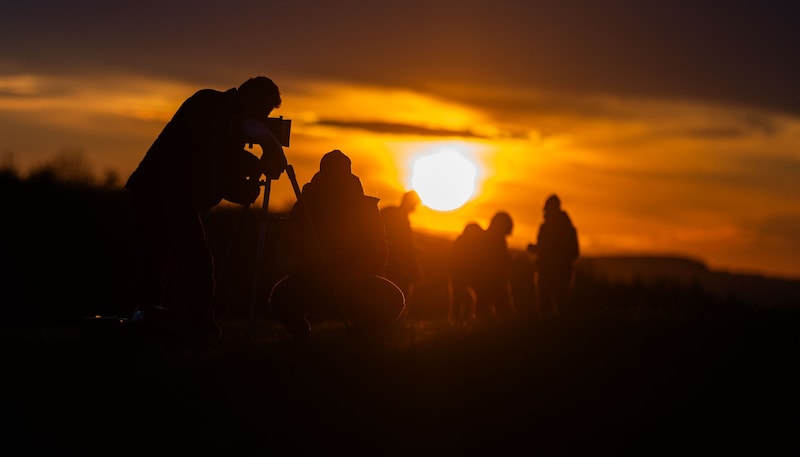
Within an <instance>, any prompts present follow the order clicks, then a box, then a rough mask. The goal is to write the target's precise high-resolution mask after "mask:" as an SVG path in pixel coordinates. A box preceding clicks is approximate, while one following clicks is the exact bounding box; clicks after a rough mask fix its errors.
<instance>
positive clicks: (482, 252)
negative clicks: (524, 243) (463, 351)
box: [474, 211, 514, 318]
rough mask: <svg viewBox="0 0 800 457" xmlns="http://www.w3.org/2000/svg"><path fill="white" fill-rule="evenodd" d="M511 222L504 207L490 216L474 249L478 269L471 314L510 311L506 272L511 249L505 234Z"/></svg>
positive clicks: (483, 314)
mask: <svg viewBox="0 0 800 457" xmlns="http://www.w3.org/2000/svg"><path fill="white" fill-rule="evenodd" d="M513 230H514V222H513V220H512V219H511V216H510V215H509V214H508V213H506V212H505V211H499V212H497V213H495V214H494V216H492V219H491V221H490V222H489V227H487V228H486V231H484V233H483V234H482V236H481V241H480V245H479V247H478V251H477V252H476V255H477V257H476V260H477V262H478V265H479V267H480V273H479V274H478V275H477V277H476V279H475V284H474V289H475V295H476V302H475V314H476V317H478V318H485V317H490V316H498V317H499V316H507V315H509V314H511V313H512V311H513V304H512V299H511V288H510V287H511V286H510V284H509V274H510V269H511V262H512V259H511V253H510V252H509V250H508V243H507V241H506V238H507V237H508V236H509V235H511V233H512V231H513Z"/></svg>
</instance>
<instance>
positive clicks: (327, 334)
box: [2, 310, 800, 455]
mask: <svg viewBox="0 0 800 457" xmlns="http://www.w3.org/2000/svg"><path fill="white" fill-rule="evenodd" d="M798 323H800V314H798V313H797V312H795V311H787V310H771V311H763V310H762V311H741V310H739V311H737V312H731V313H719V314H713V315H711V314H708V313H706V314H702V313H697V314H691V315H690V314H686V313H682V314H680V315H678V314H673V315H669V314H667V315H665V314H664V313H658V314H656V313H643V312H636V313H604V314H594V315H580V316H572V317H561V318H535V317H518V318H515V319H512V320H505V321H494V322H483V323H476V324H474V325H471V326H463V325H453V324H451V323H448V322H447V321H444V320H441V321H434V320H431V321H422V320H413V321H412V320H405V321H402V322H400V323H399V324H398V325H397V326H396V327H395V328H393V329H390V330H389V331H387V332H385V333H382V334H379V335H372V336H358V337H357V336H351V335H347V334H346V333H345V332H344V329H343V328H341V327H339V326H337V325H336V324H335V323H329V324H324V323H323V325H321V326H318V327H317V328H316V330H315V332H316V333H315V335H314V338H312V340H311V341H307V342H295V341H291V340H289V339H287V338H286V336H285V333H284V332H283V331H282V329H281V328H280V327H279V326H277V325H276V324H274V323H272V322H271V321H265V320H260V321H257V322H254V323H253V325H252V326H248V325H247V322H245V321H227V322H223V324H224V335H223V338H222V340H221V341H219V342H217V343H216V344H213V345H208V346H198V347H195V346H192V347H189V346H185V345H182V344H180V343H145V342H142V341H137V340H136V339H135V338H114V337H111V336H109V337H106V338H81V337H80V332H79V329H77V328H75V327H70V326H59V327H51V328H36V327H27V328H22V327H15V328H6V329H4V330H3V332H2V335H3V341H2V347H3V348H4V353H5V354H4V360H5V364H4V365H5V367H6V370H4V377H5V378H6V383H5V385H6V386H7V387H6V396H5V397H6V398H5V401H4V404H5V406H4V408H3V409H4V412H5V416H6V418H7V420H6V423H7V425H6V426H5V427H4V433H3V435H4V442H5V443H6V445H7V446H8V445H12V444H13V445H15V448H16V449H20V450H21V451H22V452H21V454H28V453H33V452H35V451H37V452H38V451H45V452H50V451H59V452H63V451H73V452H76V453H82V452H85V451H92V452H101V453H104V454H106V455H119V454H128V453H130V454H138V455H152V454H161V453H173V454H175V455H198V454H199V455H287V454H290V453H291V454H300V455H311V454H318V455H330V454H336V455H339V454H341V455H347V454H350V455H511V454H524V455H620V454H626V455H718V454H721V453H723V452H726V453H727V452H733V451H737V452H740V453H742V452H743V453H744V454H745V455H796V452H797V451H798V450H800V446H799V445H798V444H797V443H796V441H795V436H796V433H797V425H798V421H797V410H796V408H797V406H798V402H797V396H796V391H797V381H798V377H797V375H795V374H794V370H793V369H794V366H795V365H796V363H797V360H798V357H797V355H798V348H800V346H798V337H797V328H798V325H797V324H798Z"/></svg>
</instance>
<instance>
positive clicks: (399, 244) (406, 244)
mask: <svg viewBox="0 0 800 457" xmlns="http://www.w3.org/2000/svg"><path fill="white" fill-rule="evenodd" d="M419 205H420V199H419V195H418V194H417V192H415V191H413V190H411V191H408V192H406V193H404V194H403V198H402V199H401V201H400V204H399V205H398V206H388V207H386V208H384V209H383V210H381V217H382V218H383V226H384V229H385V230H386V241H387V242H388V246H389V257H388V259H387V261H386V278H387V279H389V280H390V281H392V282H393V283H395V284H396V285H397V287H399V288H400V290H402V291H403V294H404V295H405V296H406V302H408V300H409V297H410V296H411V292H412V288H413V286H414V285H415V284H416V283H418V282H419V280H420V278H421V274H420V267H419V259H418V258H417V246H416V243H415V242H414V230H413V229H412V228H411V222H410V221H409V215H410V214H411V213H412V212H414V211H415V210H416V209H417V206H419Z"/></svg>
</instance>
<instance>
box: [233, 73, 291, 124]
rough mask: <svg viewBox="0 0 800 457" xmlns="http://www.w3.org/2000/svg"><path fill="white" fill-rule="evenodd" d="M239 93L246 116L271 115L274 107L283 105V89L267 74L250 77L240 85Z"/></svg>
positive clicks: (243, 112)
mask: <svg viewBox="0 0 800 457" xmlns="http://www.w3.org/2000/svg"><path fill="white" fill-rule="evenodd" d="M237 93H238V96H239V103H240V105H241V107H242V114H243V115H245V116H253V117H263V116H269V114H270V113H271V112H272V110H273V109H275V108H278V107H279V106H281V101H282V100H281V91H280V89H278V86H277V84H275V83H274V82H273V81H272V80H271V79H269V78H267V77H266V76H256V77H254V78H250V79H248V80H247V81H245V82H243V83H242V84H241V85H240V86H239V88H238V89H237Z"/></svg>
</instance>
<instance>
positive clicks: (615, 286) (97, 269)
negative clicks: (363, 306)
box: [0, 169, 800, 323]
mask: <svg viewBox="0 0 800 457" xmlns="http://www.w3.org/2000/svg"><path fill="white" fill-rule="evenodd" d="M0 208H2V211H3V223H2V236H0V247H1V248H2V259H3V262H4V272H5V273H3V274H2V280H1V281H0V286H2V290H3V295H4V296H3V300H2V303H3V305H2V318H0V323H20V322H66V321H71V320H75V319H80V318H82V317H85V316H90V315H93V314H104V315H126V313H128V312H130V310H131V309H132V306H133V304H132V302H131V299H132V291H133V287H134V284H133V281H134V273H133V272H134V262H135V249H134V248H135V237H134V232H133V230H134V229H133V227H134V226H133V213H132V210H131V206H130V200H129V195H128V193H127V191H125V190H124V189H122V188H120V187H119V186H114V185H109V184H108V183H107V182H106V183H104V184H98V183H95V182H82V181H81V180H79V179H78V180H76V179H71V178H68V177H67V178H65V177H64V176H63V174H59V173H58V171H57V170H55V171H54V170H52V169H51V170H48V169H43V170H40V172H38V173H33V174H31V175H29V176H27V177H24V178H23V177H20V176H18V174H17V173H16V172H14V170H13V169H4V170H0ZM260 213H261V210H260V207H256V206H254V207H252V208H250V209H249V211H248V212H246V213H244V212H243V209H242V207H238V206H232V205H228V206H225V205H223V206H221V207H218V208H217V209H215V210H212V211H211V212H209V213H208V214H205V215H204V221H205V224H206V231H207V236H208V240H209V244H210V246H211V247H212V250H213V251H214V253H215V255H216V259H217V275H218V281H219V285H218V291H219V295H220V308H219V314H220V317H221V318H240V317H246V316H247V315H248V313H249V311H250V304H251V299H252V297H254V296H255V303H256V307H255V309H254V310H255V313H256V317H261V318H263V317H269V316H268V314H267V309H266V305H265V303H266V297H267V293H268V291H269V289H270V288H271V286H272V284H273V283H274V282H275V281H276V280H277V279H278V278H279V277H280V275H281V274H282V273H281V271H280V270H279V268H278V265H277V263H276V259H275V255H274V247H275V243H276V241H277V237H278V235H279V233H280V230H281V224H282V216H283V215H281V214H270V215H268V217H267V218H266V219H264V218H262V217H261V214H260ZM240 221H243V225H241V229H242V230H241V235H240V236H239V237H236V236H235V234H236V233H237V228H239V227H240V225H239V224H240ZM262 223H263V224H264V227H265V233H266V236H265V243H264V246H265V247H264V249H265V251H264V253H263V256H262V258H263V259H264V260H263V261H262V263H261V265H257V264H256V258H257V256H256V252H255V250H256V245H257V240H258V233H259V228H260V227H261V224H262ZM418 235H419V236H418V241H419V244H420V248H421V252H422V254H421V255H422V258H421V259H420V262H421V265H422V268H423V270H424V271H423V276H424V278H425V282H424V283H423V284H422V285H421V286H420V287H419V288H417V290H416V292H415V294H414V296H413V297H412V298H411V300H410V303H409V311H410V317H416V318H421V319H438V318H446V317H447V315H448V314H447V313H448V292H447V279H448V277H447V266H446V258H447V255H448V250H449V247H450V243H451V242H452V240H449V239H443V238H438V237H434V236H430V235H423V234H418ZM232 240H237V243H236V244H234V245H231V244H232ZM229 248H232V249H230V251H229ZM229 252H230V254H231V255H230V257H228V253H229ZM226 259H230V261H229V262H225V260H226ZM581 262H582V264H581ZM597 262H601V259H598V260H597ZM596 264H597V263H596ZM596 264H595V267H596ZM226 265H227V267H228V268H226ZM581 265H583V268H581ZM588 265H592V262H589V261H587V260H584V259H582V260H581V261H579V268H578V270H577V274H576V279H575V287H574V296H573V300H574V304H575V310H576V312H582V313H584V312H585V313H591V312H609V311H614V312H616V311H639V310H655V311H660V312H676V311H698V310H703V311H721V310H729V309H738V308H742V307H745V306H753V305H756V306H757V305H758V304H759V303H758V301H757V300H756V299H753V297H757V291H758V290H759V288H758V287H756V286H755V285H754V284H757V283H756V282H755V281H754V278H749V280H750V282H749V283H748V284H751V290H750V293H749V294H747V295H737V294H736V293H730V294H727V295H726V293H724V292H722V293H721V292H720V291H722V290H724V288H722V286H720V285H719V284H718V285H717V289H718V290H716V291H714V290H712V289H710V288H709V287H708V286H709V284H711V283H709V282H708V281H705V282H704V281H701V280H697V281H678V280H674V279H670V278H668V277H666V278H663V279H658V278H655V279H654V278H649V279H648V280H639V279H636V278H633V279H632V280H628V281H621V280H618V279H609V278H607V277H603V276H602V275H598V274H596V273H597V272H596V271H595V270H596V268H587V266H588ZM257 268H258V269H259V271H260V273H258V282H257V283H255V284H256V285H255V287H254V282H253V281H254V278H255V277H256V274H255V272H256V269H257ZM709 277H716V278H717V280H719V275H717V276H713V275H712V276H709ZM729 279H730V278H729ZM761 279H762V280H763V281H765V282H764V283H763V287H764V291H768V290H772V289H773V288H774V287H773V286H774V284H776V282H774V281H773V282H769V278H761ZM730 283H731V284H734V285H735V284H739V282H738V280H737V279H736V278H733V279H732V280H731V281H730ZM781 285H782V286H783V287H784V289H781V290H783V291H789V292H791V293H797V291H798V290H800V282H798V281H783V282H781ZM734 292H735V291H734ZM795 296H796V295H795ZM743 297H745V298H744V299H743Z"/></svg>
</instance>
